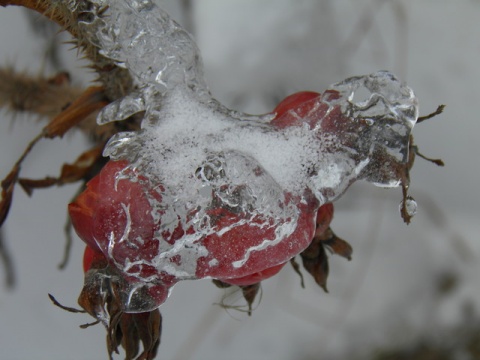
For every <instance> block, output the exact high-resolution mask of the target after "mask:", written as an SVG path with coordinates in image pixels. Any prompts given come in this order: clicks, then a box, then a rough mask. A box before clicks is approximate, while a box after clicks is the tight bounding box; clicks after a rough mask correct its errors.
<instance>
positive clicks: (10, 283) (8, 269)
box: [0, 229, 15, 289]
mask: <svg viewBox="0 0 480 360" xmlns="http://www.w3.org/2000/svg"><path fill="white" fill-rule="evenodd" d="M0 259H1V262H2V263H3V267H4V269H5V285H6V286H7V288H9V289H12V288H13V287H14V285H15V271H14V268H13V261H12V257H11V256H10V253H9V252H8V250H7V248H6V246H5V240H4V237H3V231H2V229H0Z"/></svg>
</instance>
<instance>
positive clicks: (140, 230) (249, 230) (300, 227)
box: [69, 161, 316, 282]
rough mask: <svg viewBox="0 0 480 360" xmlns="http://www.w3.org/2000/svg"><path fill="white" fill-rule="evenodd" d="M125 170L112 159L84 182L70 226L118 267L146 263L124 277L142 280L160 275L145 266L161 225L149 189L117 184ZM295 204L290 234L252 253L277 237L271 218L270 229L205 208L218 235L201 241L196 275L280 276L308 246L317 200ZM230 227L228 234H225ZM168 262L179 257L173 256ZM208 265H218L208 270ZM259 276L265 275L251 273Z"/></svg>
mask: <svg viewBox="0 0 480 360" xmlns="http://www.w3.org/2000/svg"><path fill="white" fill-rule="evenodd" d="M125 166H126V163H125V162H113V161H110V162H109V163H107V165H106V166H105V167H104V168H103V169H102V171H101V173H100V174H99V175H98V176H96V177H95V178H93V179H92V180H91V181H90V182H89V183H88V184H87V189H86V190H85V191H84V192H83V193H82V194H80V195H79V197H78V198H77V199H76V200H75V202H73V203H72V204H70V205H69V212H70V216H71V219H72V223H73V225H74V228H75V230H76V231H77V234H78V235H79V237H80V238H81V239H82V240H83V241H85V242H86V243H87V245H88V246H89V247H90V248H92V250H94V251H96V252H101V253H103V255H104V256H105V257H106V258H107V259H108V261H109V262H111V263H113V264H115V265H117V267H119V268H120V269H122V268H125V266H126V265H127V263H129V262H130V263H132V262H135V261H138V260H143V261H144V264H139V265H133V266H129V268H128V272H127V274H126V275H129V274H132V275H133V274H136V275H139V276H140V277H142V278H147V277H149V276H152V275H156V276H162V269H157V268H155V267H154V266H151V265H148V263H149V262H151V261H152V260H153V258H154V257H155V256H156V255H158V254H159V253H161V252H162V249H159V241H157V240H156V239H154V236H155V233H156V231H155V230H156V229H158V228H159V227H160V226H161V224H159V223H157V224H156V223H155V222H154V220H153V217H152V215H151V210H152V209H151V206H150V203H149V202H148V198H147V197H148V195H149V194H150V190H149V189H146V188H144V187H143V185H142V184H140V182H132V181H130V180H129V179H126V178H125V179H120V180H118V181H116V178H117V175H118V173H119V171H122V170H123V169H124V167H125ZM115 189H116V190H115ZM286 198H287V202H286V204H288V203H290V202H291V203H293V205H295V204H296V199H293V198H291V196H289V195H288V194H287V196H286ZM297 202H298V204H296V206H297V208H298V214H299V215H298V216H299V218H298V224H297V226H296V228H295V229H294V230H293V232H292V234H291V235H290V236H288V237H286V238H284V239H282V241H279V242H278V243H277V244H274V245H271V246H267V247H265V248H264V249H261V250H259V251H251V252H250V253H249V254H248V255H246V254H247V252H248V249H251V248H253V247H256V246H259V245H260V244H261V243H262V242H264V241H265V240H274V239H275V237H276V236H277V235H276V230H277V225H276V224H275V219H270V220H269V222H270V225H268V224H265V221H266V220H265V219H264V218H260V217H259V216H256V217H254V218H253V219H250V218H248V220H249V221H248V222H247V221H244V220H246V219H247V216H248V214H244V213H233V212H231V211H230V210H228V209H225V208H222V207H219V208H213V209H209V210H208V214H209V216H210V217H211V219H212V222H213V226H214V230H217V231H216V232H215V233H213V234H211V235H209V236H205V237H204V238H202V239H201V240H199V241H200V242H201V245H203V246H204V247H205V248H206V249H207V250H208V256H205V257H201V258H199V259H198V261H197V264H196V265H197V270H196V273H195V276H196V277H197V278H205V277H211V278H216V279H220V280H223V279H233V278H241V277H246V276H249V275H252V278H255V280H258V279H259V278H262V279H263V278H265V277H267V276H268V277H269V276H271V275H273V274H274V271H273V269H272V270H271V271H265V269H268V268H274V269H276V271H275V272H278V271H279V270H280V267H281V266H280V265H279V264H283V263H284V262H285V261H288V260H289V259H290V258H291V257H293V256H295V255H296V254H298V253H299V252H300V251H302V250H303V249H304V248H305V247H307V246H308V245H309V243H310V241H311V239H312V238H313V234H314V231H315V216H314V214H315V208H316V200H315V199H313V198H312V199H311V201H308V202H306V203H300V202H299V201H297ZM126 204H128V205H126ZM127 206H128V208H129V216H130V219H127V215H126V211H125V208H126V207H127ZM127 223H129V225H127ZM235 224H241V225H236V226H235ZM260 225H261V226H260ZM127 226H128V227H129V229H130V230H129V233H128V239H127V238H125V239H124V240H122V236H123V235H124V233H125V231H126V230H125V229H126V228H127ZM230 227H231V229H230V230H229V231H225V229H228V228H230ZM192 231H193V230H192V229H187V231H184V230H183V229H181V228H177V229H176V230H175V231H174V233H173V234H165V233H162V234H164V240H166V241H167V242H168V243H169V244H173V243H175V241H177V240H178V239H180V238H181V237H182V236H183V235H184V234H185V233H190V234H191V233H192ZM111 239H113V242H112V241H111ZM135 239H141V241H140V240H139V241H136V240H135ZM112 243H113V244H114V246H112ZM242 259H244V260H245V261H244V263H242V264H241V265H238V266H235V265H234V263H235V262H239V261H242ZM171 261H172V262H174V261H177V259H175V258H172V259H171ZM211 261H214V262H216V264H215V265H214V266H212V263H211ZM258 272H260V273H262V274H263V275H255V273H258ZM163 275H165V274H163ZM242 281H243V282H245V281H246V280H242ZM256 282H257V281H256Z"/></svg>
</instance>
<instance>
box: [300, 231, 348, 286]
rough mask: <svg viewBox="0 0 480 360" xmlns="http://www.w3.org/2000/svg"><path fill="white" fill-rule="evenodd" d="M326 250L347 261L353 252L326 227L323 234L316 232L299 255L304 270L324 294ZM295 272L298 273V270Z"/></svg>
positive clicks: (327, 266)
mask: <svg viewBox="0 0 480 360" xmlns="http://www.w3.org/2000/svg"><path fill="white" fill-rule="evenodd" d="M321 225H322V223H320V226H321ZM320 226H319V227H317V229H319V228H320ZM326 249H328V250H330V251H331V252H332V253H333V254H336V255H339V256H342V257H344V258H346V259H348V260H350V259H351V256H352V251H353V250H352V247H351V245H350V244H349V243H348V242H346V241H345V240H343V239H341V238H339V237H338V236H337V235H335V233H334V232H333V231H332V229H331V228H330V227H328V228H327V229H326V230H324V231H323V232H318V231H317V232H316V233H315V237H314V238H313V240H312V242H311V243H310V245H309V246H308V247H307V248H306V249H305V250H304V251H303V252H301V253H300V257H301V258H302V263H303V267H304V268H305V270H307V271H308V273H310V275H312V276H313V278H314V280H315V282H316V283H317V284H318V285H319V286H320V287H321V288H322V289H323V290H325V292H328V289H327V278H328V273H329V265H328V256H327V252H326ZM294 269H295V267H294ZM296 271H297V270H296ZM297 272H299V269H298V271H297Z"/></svg>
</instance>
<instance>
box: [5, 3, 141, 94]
mask: <svg viewBox="0 0 480 360" xmlns="http://www.w3.org/2000/svg"><path fill="white" fill-rule="evenodd" d="M78 3H79V6H78V9H77V10H76V11H74V12H72V11H70V9H68V8H67V7H66V6H65V5H64V4H62V3H61V2H59V1H53V0H0V6H10V5H14V6H22V7H24V8H27V9H30V10H33V11H36V12H38V13H40V14H41V15H43V16H46V17H47V18H48V19H50V20H51V21H53V22H55V23H57V24H58V25H60V26H61V27H62V28H63V29H65V30H67V31H68V32H69V33H70V34H71V35H72V36H73V37H74V38H75V41H74V44H75V45H76V46H77V47H79V48H81V49H82V50H83V52H84V54H85V56H86V57H87V58H88V59H89V60H90V61H91V62H92V64H91V67H92V68H93V69H94V70H95V71H96V72H97V73H98V75H99V76H98V80H99V81H100V82H101V83H102V84H104V86H105V89H106V90H105V92H106V95H107V96H108V98H109V100H110V101H113V100H116V99H118V98H119V97H121V96H124V95H125V94H126V93H128V92H129V90H130V89H131V87H132V79H131V77H130V75H129V73H128V71H127V70H126V69H122V68H119V67H118V66H117V65H116V64H115V63H114V62H113V61H112V60H110V59H108V58H106V57H104V56H102V55H101V54H100V52H99V50H100V49H99V48H98V47H96V46H94V45H92V42H91V41H89V40H88V38H87V36H86V34H85V32H84V31H83V30H82V29H81V27H80V26H79V18H80V17H81V15H82V12H85V11H87V10H88V8H89V6H91V5H92V4H91V3H90V2H89V1H88V0H83V1H78Z"/></svg>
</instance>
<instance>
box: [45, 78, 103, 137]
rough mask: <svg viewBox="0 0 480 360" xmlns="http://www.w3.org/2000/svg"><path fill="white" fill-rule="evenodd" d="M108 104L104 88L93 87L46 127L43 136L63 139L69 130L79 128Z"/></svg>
mask: <svg viewBox="0 0 480 360" xmlns="http://www.w3.org/2000/svg"><path fill="white" fill-rule="evenodd" d="M108 103H109V102H108V101H107V99H106V97H105V94H104V89H103V87H98V86H91V87H89V88H88V89H86V90H85V91H84V92H83V94H82V95H81V96H80V97H79V98H78V99H77V100H75V101H74V102H73V103H72V104H71V105H70V106H68V107H67V108H66V109H65V110H64V111H62V112H61V113H60V114H59V115H58V116H56V117H55V118H54V119H53V120H52V121H51V122H50V123H49V124H48V125H47V126H45V127H44V128H43V134H44V136H45V137H47V138H54V137H57V136H60V137H62V136H63V135H64V134H65V133H66V132H67V131H68V130H70V129H71V128H73V127H75V126H77V125H78V124H79V123H80V122H81V121H83V120H84V119H85V118H87V117H88V116H89V115H90V114H91V113H93V112H95V111H98V110H100V109H102V108H103V107H105V106H106V105H107V104H108Z"/></svg>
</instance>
